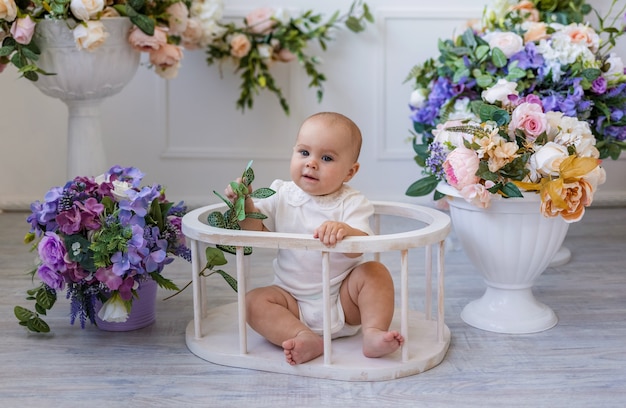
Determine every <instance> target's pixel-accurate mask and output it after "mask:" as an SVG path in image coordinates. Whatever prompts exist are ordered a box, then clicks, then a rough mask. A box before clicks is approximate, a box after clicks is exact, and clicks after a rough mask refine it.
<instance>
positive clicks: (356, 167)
mask: <svg viewBox="0 0 626 408" xmlns="http://www.w3.org/2000/svg"><path fill="white" fill-rule="evenodd" d="M359 168H361V165H360V164H359V163H358V162H356V163H354V164H353V165H352V167H350V170H348V174H347V175H346V178H344V179H343V182H344V183H347V182H348V181H350V180H351V179H352V177H354V175H355V174H356V173H357V172H358V171H359Z"/></svg>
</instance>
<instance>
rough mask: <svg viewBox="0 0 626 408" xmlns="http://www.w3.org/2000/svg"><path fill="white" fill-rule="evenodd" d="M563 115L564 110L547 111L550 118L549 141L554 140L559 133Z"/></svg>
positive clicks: (547, 131) (548, 118) (547, 117)
mask: <svg viewBox="0 0 626 408" xmlns="http://www.w3.org/2000/svg"><path fill="white" fill-rule="evenodd" d="M562 117H563V112H556V111H548V112H546V119H547V120H548V130H546V134H547V135H548V141H550V142H553V141H554V138H555V137H556V136H557V135H558V134H559V131H560V130H559V125H560V124H561V118H562Z"/></svg>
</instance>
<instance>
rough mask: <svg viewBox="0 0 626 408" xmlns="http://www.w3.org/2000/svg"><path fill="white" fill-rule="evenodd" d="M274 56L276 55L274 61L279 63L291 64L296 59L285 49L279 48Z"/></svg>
mask: <svg viewBox="0 0 626 408" xmlns="http://www.w3.org/2000/svg"><path fill="white" fill-rule="evenodd" d="M274 55H276V59H277V60H278V61H280V62H291V61H293V60H294V59H295V58H296V56H295V55H294V53H293V52H291V51H289V50H288V49H287V48H281V49H280V51H278V52H277V53H275V54H274Z"/></svg>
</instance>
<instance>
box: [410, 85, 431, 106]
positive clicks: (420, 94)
mask: <svg viewBox="0 0 626 408" xmlns="http://www.w3.org/2000/svg"><path fill="white" fill-rule="evenodd" d="M427 92H428V91H427V90H426V89H424V88H419V89H416V90H414V91H413V92H411V97H410V98H409V105H411V106H412V107H414V108H416V109H420V108H423V107H424V103H425V102H426V94H427Z"/></svg>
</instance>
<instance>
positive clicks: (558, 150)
mask: <svg viewBox="0 0 626 408" xmlns="http://www.w3.org/2000/svg"><path fill="white" fill-rule="evenodd" d="M568 156H569V153H568V151H567V148H566V147H565V146H562V145H560V144H557V143H554V142H548V143H546V144H545V145H543V146H542V147H540V148H539V149H538V150H537V151H536V152H535V153H534V154H533V155H532V156H530V160H529V165H530V170H531V173H536V174H539V175H542V176H558V175H559V166H560V165H561V162H562V161H563V160H565V159H566V158H567V157H568Z"/></svg>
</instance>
